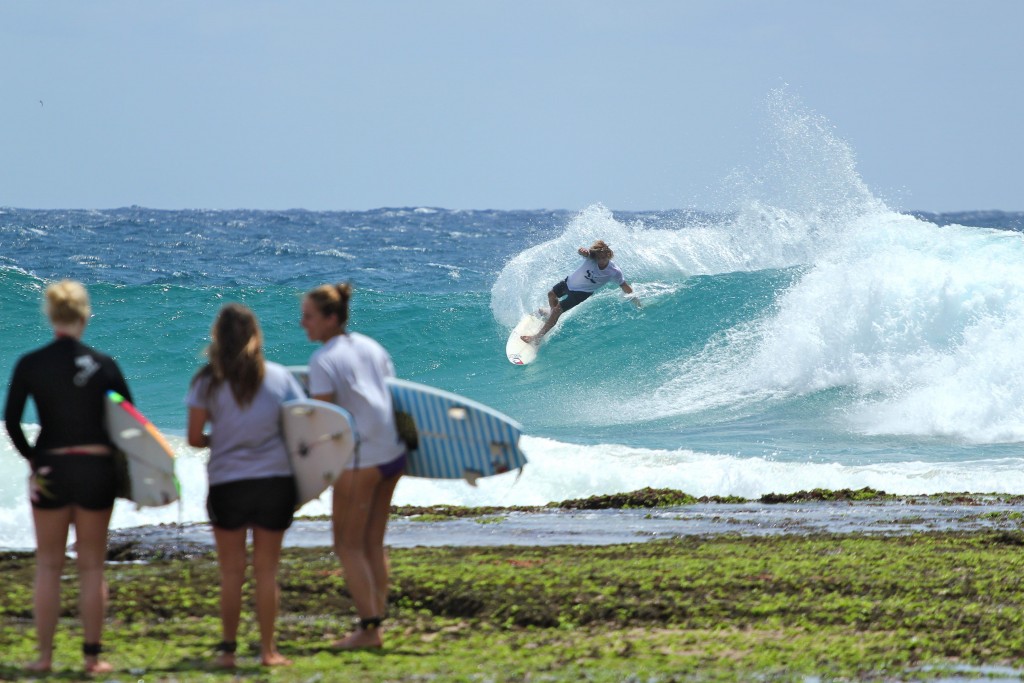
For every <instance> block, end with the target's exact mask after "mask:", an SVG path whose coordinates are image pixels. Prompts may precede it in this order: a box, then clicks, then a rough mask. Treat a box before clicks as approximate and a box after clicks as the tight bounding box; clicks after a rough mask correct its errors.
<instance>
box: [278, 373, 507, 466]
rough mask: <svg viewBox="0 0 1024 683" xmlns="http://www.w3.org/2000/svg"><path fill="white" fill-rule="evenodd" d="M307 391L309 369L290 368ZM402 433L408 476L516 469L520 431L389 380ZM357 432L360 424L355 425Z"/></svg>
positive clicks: (470, 405)
mask: <svg viewBox="0 0 1024 683" xmlns="http://www.w3.org/2000/svg"><path fill="white" fill-rule="evenodd" d="M288 369H289V370H290V371H291V373H292V374H293V375H294V376H295V378H296V379H298V380H299V383H300V384H301V385H302V386H303V387H304V388H307V391H308V369H307V368H306V367H305V366H291V367H289V368H288ZM387 383H388V387H389V388H390V389H391V400H392V402H393V404H394V407H395V417H396V419H397V421H398V431H399V434H400V435H401V436H402V440H403V441H405V443H406V445H407V446H408V448H409V461H408V463H407V464H406V470H405V473H406V474H407V475H409V476H412V477H424V478H428V479H465V480H466V481H467V482H469V483H470V484H472V485H474V486H475V485H476V481H477V479H479V478H480V477H490V476H494V475H496V474H504V473H505V472H511V471H513V470H518V469H521V468H522V467H523V465H525V464H526V454H525V453H523V451H522V450H521V449H520V448H519V437H520V435H521V434H522V431H523V428H522V426H521V425H520V424H519V423H518V422H516V421H515V420H513V419H512V418H510V417H508V416H507V415H504V414H502V413H500V412H498V411H497V410H494V409H493V408H490V407H488V406H485V405H483V404H482V403H478V402H476V401H474V400H472V399H469V398H466V397H465V396H459V395H458V394H453V393H451V392H449V391H444V390H443V389H437V388H435V387H430V386H427V385H425V384H418V383H416V382H410V381H408V380H403V379H397V378H389V379H388V380H387ZM355 429H356V431H357V432H358V431H359V425H358V424H356V425H355Z"/></svg>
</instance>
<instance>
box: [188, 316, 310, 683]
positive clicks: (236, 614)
mask: <svg viewBox="0 0 1024 683" xmlns="http://www.w3.org/2000/svg"><path fill="white" fill-rule="evenodd" d="M210 336H211V343H210V348H209V350H208V357H209V362H208V363H207V364H206V365H204V366H203V367H202V368H201V369H200V370H199V372H197V373H196V375H195V377H194V378H193V379H192V384H191V386H190V387H189V392H188V396H187V398H186V403H187V404H188V444H189V445H190V446H192V447H193V448H209V449H210V460H209V462H208V463H207V474H208V479H209V483H210V491H209V496H208V498H207V501H206V509H207V512H208V513H209V515H210V524H211V525H212V526H213V538H214V541H215V543H216V546H217V564H218V566H219V568H220V615H221V636H222V638H221V642H220V644H219V645H217V648H216V649H217V653H218V654H217V665H218V666H221V667H224V668H233V667H234V666H235V650H236V649H237V642H238V624H239V619H240V616H241V610H242V584H243V582H244V581H245V572H246V565H247V563H248V556H247V551H246V537H247V536H248V530H249V529H252V540H253V572H254V574H255V579H256V619H257V621H258V622H259V630H260V662H261V663H262V664H263V665H264V666H287V665H288V664H291V661H290V660H288V659H286V658H285V657H284V656H283V655H281V653H279V652H278V651H277V646H276V645H275V643H274V621H275V619H276V618H277V609H278V601H279V595H278V593H279V589H278V585H277V568H278V565H279V563H280V559H281V545H282V543H283V541H284V533H285V531H286V530H287V529H288V528H289V527H290V526H291V524H292V518H293V516H294V512H295V503H296V497H297V493H296V489H295V478H294V477H293V476H292V471H291V464H290V462H289V460H288V452H287V449H286V447H285V443H284V436H283V434H282V432H281V420H280V415H281V404H282V403H284V402H285V401H290V400H292V399H296V398H301V397H302V387H301V386H299V383H298V382H297V381H296V380H295V378H294V377H292V375H291V373H289V372H288V370H286V369H285V368H284V366H281V365H278V364H277V363H272V362H270V361H267V360H265V359H264V357H263V335H262V333H261V332H260V327H259V322H257V320H256V316H255V315H254V314H253V312H252V311H251V310H249V309H248V308H247V307H245V306H243V305H241V304H237V303H231V304H226V305H225V306H224V307H223V308H221V310H220V312H219V313H218V314H217V318H216V319H215V320H214V322H213V328H212V330H211V334H210ZM207 423H209V424H210V427H211V431H210V433H209V434H206V433H204V429H205V427H206V425H207Z"/></svg>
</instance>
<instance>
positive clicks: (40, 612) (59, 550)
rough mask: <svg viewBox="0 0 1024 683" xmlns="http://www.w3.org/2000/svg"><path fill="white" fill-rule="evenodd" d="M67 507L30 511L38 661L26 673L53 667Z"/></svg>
mask: <svg viewBox="0 0 1024 683" xmlns="http://www.w3.org/2000/svg"><path fill="white" fill-rule="evenodd" d="M71 519H72V512H71V508H70V507H63V508H59V509H56V510H41V509H39V508H32V521H33V522H34V523H35V527H36V573H35V597H34V599H33V608H34V613H35V624H36V644H37V649H38V651H39V658H38V659H37V660H36V661H35V662H33V663H31V664H29V665H27V666H26V667H25V668H26V669H28V670H29V671H38V672H45V671H49V670H50V669H51V668H52V666H53V634H54V631H56V629H57V617H58V616H59V615H60V575H61V572H62V571H63V570H64V557H65V549H66V548H67V545H68V529H69V528H70V526H71Z"/></svg>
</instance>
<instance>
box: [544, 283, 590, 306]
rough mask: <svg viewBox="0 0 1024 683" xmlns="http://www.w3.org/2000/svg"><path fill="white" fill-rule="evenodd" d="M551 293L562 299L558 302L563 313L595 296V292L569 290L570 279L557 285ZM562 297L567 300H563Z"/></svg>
mask: <svg viewBox="0 0 1024 683" xmlns="http://www.w3.org/2000/svg"><path fill="white" fill-rule="evenodd" d="M551 291H552V292H554V293H555V296H556V297H558V298H559V299H561V301H559V302H558V307H559V308H561V309H562V311H563V312H565V311H568V310H569V309H570V308H572V307H573V306H575V305H576V304H581V303H583V302H584V301H586V300H587V299H589V298H590V295H591V294H593V292H574V291H573V290H571V289H569V278H565V279H564V280H562V281H561V282H559V283H558V284H556V285H555V286H554V287H552V288H551ZM562 297H565V298H564V299H562Z"/></svg>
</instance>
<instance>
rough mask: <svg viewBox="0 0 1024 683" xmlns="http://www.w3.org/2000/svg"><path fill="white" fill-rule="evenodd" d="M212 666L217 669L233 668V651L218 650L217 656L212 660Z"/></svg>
mask: <svg viewBox="0 0 1024 683" xmlns="http://www.w3.org/2000/svg"><path fill="white" fill-rule="evenodd" d="M213 664H214V666H216V667H217V668H218V669H234V668H235V653H234V652H218V653H217V657H216V658H215V659H214V660H213Z"/></svg>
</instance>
